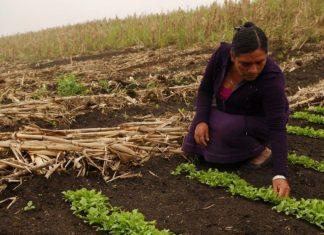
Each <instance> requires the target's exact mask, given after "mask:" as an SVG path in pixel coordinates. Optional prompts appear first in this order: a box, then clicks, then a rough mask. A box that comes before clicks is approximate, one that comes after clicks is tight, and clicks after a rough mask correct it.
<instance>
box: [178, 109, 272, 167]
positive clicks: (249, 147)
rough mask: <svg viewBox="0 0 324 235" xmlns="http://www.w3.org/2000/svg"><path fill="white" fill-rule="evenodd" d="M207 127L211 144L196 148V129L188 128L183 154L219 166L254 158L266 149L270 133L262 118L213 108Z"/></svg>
mask: <svg viewBox="0 0 324 235" xmlns="http://www.w3.org/2000/svg"><path fill="white" fill-rule="evenodd" d="M193 123H195V120H194V121H193ZM208 126H209V139H210V140H209V143H208V145H207V147H204V146H201V145H198V144H196V142H195V139H194V132H195V128H196V126H193V125H191V127H190V130H189V133H188V135H187V136H186V137H185V139H184V142H183V145H182V150H183V151H184V152H186V153H194V154H199V155H201V156H203V157H204V159H205V160H206V161H207V162H213V163H220V164H222V163H236V162H241V161H245V160H247V159H250V158H253V157H256V156H257V155H259V154H260V153H261V152H262V151H263V150H264V149H265V147H266V146H269V144H268V136H269V135H268V132H269V131H268V128H267V125H266V122H265V119H264V118H263V117H256V116H246V115H234V114H229V113H224V112H222V111H219V110H217V109H216V108H212V110H211V114H210V119H209V123H208Z"/></svg>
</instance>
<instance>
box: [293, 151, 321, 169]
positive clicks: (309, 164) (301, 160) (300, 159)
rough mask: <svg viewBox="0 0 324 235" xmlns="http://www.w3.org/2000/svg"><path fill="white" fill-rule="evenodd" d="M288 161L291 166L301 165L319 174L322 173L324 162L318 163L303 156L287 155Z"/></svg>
mask: <svg viewBox="0 0 324 235" xmlns="http://www.w3.org/2000/svg"><path fill="white" fill-rule="evenodd" d="M288 161H289V162H290V163H293V164H297V165H302V166H304V167H305V168H311V169H314V170H316V171H319V172H324V162H323V161H322V162H318V161H315V160H313V159H311V158H310V157H307V156H305V155H296V154H289V155H288Z"/></svg>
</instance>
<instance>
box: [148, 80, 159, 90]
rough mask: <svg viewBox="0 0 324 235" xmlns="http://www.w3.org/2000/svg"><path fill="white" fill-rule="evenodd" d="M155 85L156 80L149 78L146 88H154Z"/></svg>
mask: <svg viewBox="0 0 324 235" xmlns="http://www.w3.org/2000/svg"><path fill="white" fill-rule="evenodd" d="M157 86H158V85H157V83H156V81H154V80H151V81H149V82H148V83H147V85H146V88H156V87H157Z"/></svg>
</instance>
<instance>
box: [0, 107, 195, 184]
mask: <svg viewBox="0 0 324 235" xmlns="http://www.w3.org/2000/svg"><path fill="white" fill-rule="evenodd" d="M189 119H191V116H190V114H186V115H185V114H183V113H182V114H181V113H180V114H177V115H175V116H172V117H170V118H159V119H155V118H152V117H149V116H147V117H145V119H143V120H141V121H138V122H129V123H123V124H121V125H119V126H117V127H111V128H90V129H69V130H49V129H41V128H39V127H37V126H34V125H30V126H25V127H24V129H23V130H21V131H19V132H13V133H11V132H6V133H0V152H1V155H2V157H1V158H0V182H1V183H4V182H7V181H9V182H10V181H15V180H17V179H19V178H20V177H22V176H26V175H29V174H32V173H33V174H43V175H45V177H47V178H48V177H50V175H51V174H53V172H55V171H65V170H67V169H71V168H72V169H74V170H76V171H77V172H78V173H77V174H78V176H84V175H85V174H86V173H87V171H88V169H89V168H90V167H92V168H95V169H97V170H99V171H100V172H101V175H102V176H103V177H104V179H105V180H107V181H108V180H111V172H116V171H118V170H120V169H121V168H120V167H121V166H125V164H126V165H129V164H134V165H138V164H141V163H143V162H145V161H147V160H148V159H149V158H150V157H152V156H161V155H162V156H165V157H168V156H171V155H174V154H182V151H181V150H180V148H179V147H180V143H181V141H182V138H183V136H184V135H185V133H186V131H187V127H188V123H189ZM1 183H0V185H1Z"/></svg>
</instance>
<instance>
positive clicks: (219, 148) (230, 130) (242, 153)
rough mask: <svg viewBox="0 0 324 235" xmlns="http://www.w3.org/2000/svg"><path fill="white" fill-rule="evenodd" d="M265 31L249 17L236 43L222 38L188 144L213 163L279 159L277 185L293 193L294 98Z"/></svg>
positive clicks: (200, 92)
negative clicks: (290, 141)
mask: <svg viewBox="0 0 324 235" xmlns="http://www.w3.org/2000/svg"><path fill="white" fill-rule="evenodd" d="M267 54H268V39H267V37H266V35H265V33H264V32H263V31H262V30H261V29H260V28H259V27H257V26H255V25H254V24H253V23H251V22H248V23H245V24H244V25H243V26H241V27H239V28H238V29H237V32H236V33H235V35H234V38H233V41H232V44H226V43H221V45H220V47H219V48H218V50H217V51H216V52H215V53H214V54H213V56H212V58H211V59H210V61H209V64H208V66H207V68H206V71H205V75H204V77H203V80H202V81H201V84H200V87H199V90H198V97H197V103H196V115H195V117H194V120H193V121H192V124H191V127H190V130H189V133H188V135H187V136H186V137H185V140H184V143H183V146H182V149H183V151H185V152H187V153H195V154H199V155H201V156H203V157H204V159H205V160H206V161H208V162H213V163H221V164H226V163H235V162H240V161H246V160H247V161H248V163H249V165H250V166H251V167H252V168H260V167H262V166H263V165H265V164H266V163H268V162H269V161H270V160H272V161H273V178H272V186H273V190H274V191H275V192H276V193H277V194H278V195H279V196H280V197H287V196H289V193H290V187H289V184H288V180H287V171H288V169H287V167H288V166H287V131H286V123H287V119H288V113H289V111H288V102H287V97H286V95H285V89H284V86H285V84H284V82H285V81H284V75H283V73H282V71H281V70H280V68H279V67H278V65H277V64H276V63H275V62H274V61H273V60H272V59H271V58H270V57H268V55H267Z"/></svg>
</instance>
